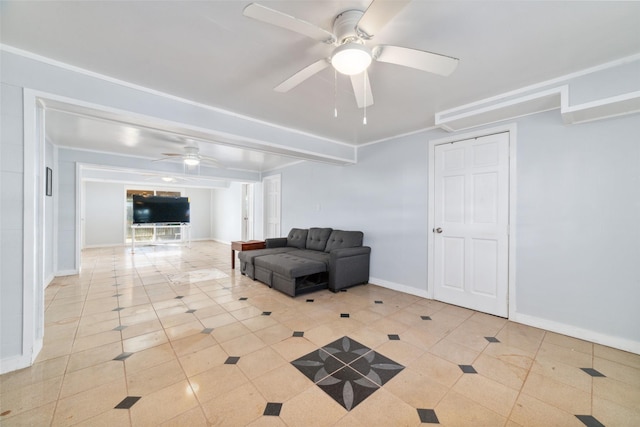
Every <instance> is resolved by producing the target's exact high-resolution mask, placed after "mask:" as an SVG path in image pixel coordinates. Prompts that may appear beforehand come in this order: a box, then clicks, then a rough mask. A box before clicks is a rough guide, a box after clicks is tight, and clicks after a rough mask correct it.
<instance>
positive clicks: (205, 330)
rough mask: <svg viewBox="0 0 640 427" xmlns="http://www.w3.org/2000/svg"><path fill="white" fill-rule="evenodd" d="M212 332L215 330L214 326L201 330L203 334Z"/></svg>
mask: <svg viewBox="0 0 640 427" xmlns="http://www.w3.org/2000/svg"><path fill="white" fill-rule="evenodd" d="M211 332H213V328H204V329H203V330H201V331H200V333H201V334H210V333H211Z"/></svg>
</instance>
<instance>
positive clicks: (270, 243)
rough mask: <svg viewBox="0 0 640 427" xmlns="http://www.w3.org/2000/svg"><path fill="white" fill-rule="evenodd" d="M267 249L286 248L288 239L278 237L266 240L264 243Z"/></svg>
mask: <svg viewBox="0 0 640 427" xmlns="http://www.w3.org/2000/svg"><path fill="white" fill-rule="evenodd" d="M264 244H265V247H266V248H267V249H269V248H284V247H285V246H287V238H286V237H276V238H272V239H265V241H264Z"/></svg>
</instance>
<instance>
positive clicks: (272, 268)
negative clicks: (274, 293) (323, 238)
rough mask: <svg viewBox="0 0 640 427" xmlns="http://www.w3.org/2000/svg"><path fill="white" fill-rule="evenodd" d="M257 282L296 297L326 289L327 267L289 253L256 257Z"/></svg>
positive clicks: (321, 263) (322, 263) (318, 262)
mask: <svg viewBox="0 0 640 427" xmlns="http://www.w3.org/2000/svg"><path fill="white" fill-rule="evenodd" d="M254 264H255V277H256V279H257V280H259V281H261V282H263V283H266V284H267V285H269V286H271V287H273V288H275V289H277V290H279V291H281V292H284V293H285V294H287V295H291V296H296V295H299V294H301V293H305V292H311V291H315V290H318V289H322V288H326V287H327V283H328V280H327V265H326V264H325V263H324V262H320V261H314V260H312V259H309V258H302V257H298V256H295V255H291V254H289V253H280V254H271V255H263V256H259V257H256V258H255V259H254Z"/></svg>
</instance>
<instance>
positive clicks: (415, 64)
mask: <svg viewBox="0 0 640 427" xmlns="http://www.w3.org/2000/svg"><path fill="white" fill-rule="evenodd" d="M373 57H374V59H376V60H377V61H380V62H388V63H390V64H397V65H403V66H405V67H411V68H415V69H417V70H422V71H427V72H429V73H434V74H439V75H441V76H448V75H450V74H451V73H453V71H454V70H455V69H456V67H457V66H458V62H459V60H458V59H457V58H452V57H450V56H445V55H440V54H437V53H431V52H427V51H424V50H417V49H409V48H406V47H399V46H388V45H380V46H376V47H375V48H374V49H373Z"/></svg>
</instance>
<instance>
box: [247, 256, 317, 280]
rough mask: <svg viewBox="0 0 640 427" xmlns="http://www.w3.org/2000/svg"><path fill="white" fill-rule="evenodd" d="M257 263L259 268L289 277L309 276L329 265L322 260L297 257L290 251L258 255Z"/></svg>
mask: <svg viewBox="0 0 640 427" xmlns="http://www.w3.org/2000/svg"><path fill="white" fill-rule="evenodd" d="M255 265H256V267H258V268H264V269H268V270H271V271H273V272H274V273H278V274H280V275H281V276H285V277H289V278H295V277H302V276H308V275H310V274H316V273H323V272H325V271H327V266H326V265H325V264H324V263H322V262H318V261H314V260H311V259H308V258H302V257H297V256H294V255H291V254H289V253H282V254H277V255H265V256H261V257H257V258H256V259H255Z"/></svg>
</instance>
